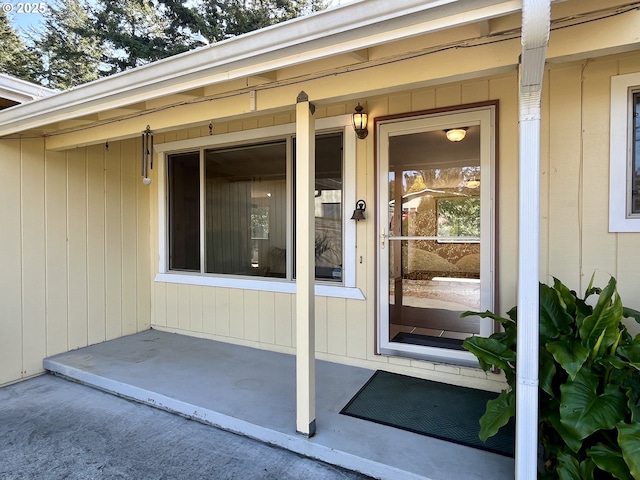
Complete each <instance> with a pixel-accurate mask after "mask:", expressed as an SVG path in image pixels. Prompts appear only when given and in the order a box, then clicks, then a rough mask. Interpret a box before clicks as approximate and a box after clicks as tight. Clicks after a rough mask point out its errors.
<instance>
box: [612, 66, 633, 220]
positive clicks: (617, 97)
mask: <svg viewBox="0 0 640 480" xmlns="http://www.w3.org/2000/svg"><path fill="white" fill-rule="evenodd" d="M610 113H611V124H610V128H609V132H610V136H611V138H610V142H609V145H610V151H609V231H610V232H640V73H631V74H627V75H616V76H614V77H611V111H610Z"/></svg>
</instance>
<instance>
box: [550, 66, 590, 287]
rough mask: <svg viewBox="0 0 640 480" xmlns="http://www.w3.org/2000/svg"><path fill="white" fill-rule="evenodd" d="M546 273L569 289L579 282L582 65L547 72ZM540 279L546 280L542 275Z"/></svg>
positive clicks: (576, 285)
mask: <svg viewBox="0 0 640 480" xmlns="http://www.w3.org/2000/svg"><path fill="white" fill-rule="evenodd" d="M548 78H549V104H550V112H549V145H550V147H549V149H550V157H549V172H548V176H549V197H548V198H549V210H548V228H549V233H548V235H549V239H550V242H549V244H548V252H549V253H548V265H549V274H550V275H553V276H555V277H557V278H561V279H563V281H564V282H566V284H567V285H568V286H570V287H571V288H577V287H578V286H579V283H580V280H579V278H580V236H579V235H580V213H581V212H580V206H579V198H580V181H581V163H582V159H581V138H582V122H581V116H582V115H581V108H582V107H581V102H580V98H581V95H582V88H581V83H582V66H581V65H572V66H569V67H565V68H554V69H551V71H550V72H549V77H548ZM541 280H542V281H543V282H545V283H546V282H548V279H546V278H541Z"/></svg>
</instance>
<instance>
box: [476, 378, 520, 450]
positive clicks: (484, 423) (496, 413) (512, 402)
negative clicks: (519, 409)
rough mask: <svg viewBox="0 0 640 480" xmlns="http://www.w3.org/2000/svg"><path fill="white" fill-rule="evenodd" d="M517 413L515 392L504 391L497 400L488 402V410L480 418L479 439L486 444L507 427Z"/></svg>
mask: <svg viewBox="0 0 640 480" xmlns="http://www.w3.org/2000/svg"><path fill="white" fill-rule="evenodd" d="M515 413H516V396H515V394H514V393H513V390H503V391H502V393H500V395H498V397H497V398H494V399H493V400H489V401H488V402H487V409H486V410H485V412H484V415H482V417H480V433H478V438H480V440H482V441H483V442H486V441H487V439H488V438H489V437H493V436H494V435H495V434H496V433H498V430H500V428H502V427H503V426H505V425H506V424H507V423H508V422H509V419H510V418H511V417H513V416H514V415H515Z"/></svg>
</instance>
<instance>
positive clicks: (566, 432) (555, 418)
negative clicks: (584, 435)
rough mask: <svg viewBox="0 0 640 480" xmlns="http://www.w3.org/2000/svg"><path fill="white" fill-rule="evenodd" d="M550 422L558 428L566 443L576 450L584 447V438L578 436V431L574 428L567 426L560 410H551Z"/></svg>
mask: <svg viewBox="0 0 640 480" xmlns="http://www.w3.org/2000/svg"><path fill="white" fill-rule="evenodd" d="M549 422H550V423H551V425H552V426H553V428H554V429H555V430H556V432H557V433H558V435H560V436H561V437H562V440H563V441H564V443H566V445H567V447H569V448H570V449H571V450H573V451H574V452H577V451H578V450H580V449H581V448H582V439H581V438H580V437H579V436H578V434H577V432H575V431H574V430H573V429H570V428H567V427H566V426H565V425H564V424H563V423H562V421H561V420H560V412H559V411H557V410H556V411H551V412H550V413H549Z"/></svg>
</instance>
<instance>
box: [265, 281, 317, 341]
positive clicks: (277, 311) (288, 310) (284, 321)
mask: <svg viewBox="0 0 640 480" xmlns="http://www.w3.org/2000/svg"><path fill="white" fill-rule="evenodd" d="M273 296H274V324H275V343H276V345H280V346H283V347H290V346H291V345H292V344H293V339H292V335H293V333H292V329H291V324H292V322H293V315H292V314H293V308H292V299H293V295H290V294H288V293H275V294H274V295H273ZM316 322H317V318H316Z"/></svg>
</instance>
